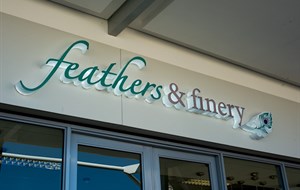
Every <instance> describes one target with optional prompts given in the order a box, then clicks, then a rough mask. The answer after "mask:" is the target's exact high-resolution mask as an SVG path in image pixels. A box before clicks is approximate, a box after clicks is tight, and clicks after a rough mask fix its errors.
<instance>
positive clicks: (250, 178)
mask: <svg viewBox="0 0 300 190" xmlns="http://www.w3.org/2000/svg"><path fill="white" fill-rule="evenodd" d="M224 164H225V172H226V179H227V189H228V190H277V189H278V190H279V189H282V188H281V187H282V185H281V184H282V183H281V182H282V180H281V179H280V177H279V176H281V175H280V173H279V167H278V166H275V165H271V164H264V163H259V162H253V161H246V160H240V159H234V158H224Z"/></svg>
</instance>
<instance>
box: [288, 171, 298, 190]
mask: <svg viewBox="0 0 300 190" xmlns="http://www.w3.org/2000/svg"><path fill="white" fill-rule="evenodd" d="M286 175H287V178H288V182H289V187H290V190H300V169H296V168H286Z"/></svg>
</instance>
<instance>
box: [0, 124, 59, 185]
mask: <svg viewBox="0 0 300 190" xmlns="http://www.w3.org/2000/svg"><path fill="white" fill-rule="evenodd" d="M62 155H63V130H59V129H52V128H46V127H39V126H34V125H29V124H22V123H17V122H11V121H5V120H0V164H1V165H0V189H1V190H2V189H3V190H21V189H22V190H23V189H30V190H41V189H42V190H59V189H61V187H62Z"/></svg>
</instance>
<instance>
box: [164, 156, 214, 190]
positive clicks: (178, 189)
mask: <svg viewBox="0 0 300 190" xmlns="http://www.w3.org/2000/svg"><path fill="white" fill-rule="evenodd" d="M159 163H160V181H161V190H182V189H184V190H210V189H211V187H210V176H209V169H208V165H206V164H201V163H194V162H188V161H181V160H173V159H167V158H160V159H159Z"/></svg>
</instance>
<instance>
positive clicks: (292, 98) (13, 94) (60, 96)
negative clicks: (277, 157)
mask: <svg viewBox="0 0 300 190" xmlns="http://www.w3.org/2000/svg"><path fill="white" fill-rule="evenodd" d="M16 4H18V6H15V5H16ZM1 12H3V13H5V14H1V65H0V76H1V81H0V102H3V103H8V104H12V105H19V106H25V107H30V108H36V109H40V110H47V111H51V112H56V113H62V114H66V115H73V116H78V117H84V118H89V119H95V120H99V121H107V122H112V123H116V124H124V125H128V126H132V127H137V128H142V129H147V130H153V131H157V132H163V133H168V134H175V135H180V136H184V137H189V138H194V139H201V140H206V141H211V142H217V143H222V144H227V145H232V146H237V147H242V148H248V149H253V150H259V151H265V152H270V153H275V154H281V155H286V156H291V157H296V158H300V127H299V126H300V120H299V118H300V117H299V116H300V104H299V102H300V91H299V89H297V88H294V87H290V86H288V85H283V84H281V83H278V82H277V81H274V80H271V79H268V78H265V77H262V76H260V75H257V74H255V73H251V72H248V71H245V70H243V69H239V68H236V67H231V66H228V65H223V64H222V63H221V61H218V60H215V59H212V58H209V57H207V56H204V55H201V54H198V53H195V52H191V51H189V50H186V49H184V48H180V47H177V46H174V45H171V44H168V43H165V42H163V41H160V40H158V39H153V38H151V37H149V36H145V35H142V34H140V33H138V32H135V31H132V30H130V29H126V30H125V31H124V32H123V33H122V34H121V35H119V36H118V37H112V36H109V35H107V32H106V22H105V21H103V20H101V19H98V18H95V17H91V16H88V15H84V14H81V13H78V12H76V11H72V10H69V9H66V8H64V7H61V6H58V5H55V4H53V3H50V2H46V1H15V0H11V1H4V0H2V1H1ZM24 19H25V20H24ZM26 20H27V21H26ZM79 39H87V40H88V41H89V42H90V44H91V46H90V50H89V51H88V52H87V53H86V54H85V55H84V56H83V55H81V54H76V52H74V54H72V55H71V57H69V58H68V59H70V60H72V61H76V62H78V63H81V65H82V66H83V67H85V68H86V67H88V66H95V65H97V66H103V67H105V66H107V65H108V64H110V63H112V62H115V63H117V64H118V65H119V66H120V64H124V63H125V62H126V60H127V61H128V59H130V58H132V57H133V56H136V55H141V56H143V57H144V58H146V61H147V63H148V65H147V67H146V68H145V69H144V70H138V69H136V68H134V67H132V68H130V69H128V71H127V75H128V76H130V77H132V78H133V79H135V78H142V79H143V81H149V82H153V83H157V84H169V83H171V82H175V83H177V84H178V85H179V87H180V89H181V90H182V91H185V92H186V91H188V90H192V89H193V88H200V89H201V91H202V95H203V96H204V97H208V98H213V99H215V100H216V101H218V102H220V101H224V102H226V103H231V104H234V105H239V106H243V107H245V114H244V118H243V119H244V121H247V120H249V119H250V118H251V116H252V115H254V114H256V113H259V112H261V111H271V112H272V114H273V119H274V121H273V122H274V126H273V127H274V131H273V133H271V134H270V135H269V136H268V137H267V138H265V139H263V140H260V141H253V140H252V139H250V138H249V137H248V134H247V133H246V132H244V131H242V130H240V129H232V121H223V120H217V119H213V118H209V117H206V116H202V115H196V114H191V113H188V112H185V111H178V110H175V109H169V108H166V107H164V106H163V105H162V103H161V102H160V101H158V102H155V103H154V104H147V103H145V102H144V101H142V100H135V99H127V98H124V97H117V96H114V95H112V94H111V93H105V92H99V91H96V90H95V89H89V90H84V89H82V88H80V87H75V86H73V85H69V84H68V85H67V84H62V83H61V82H60V81H59V74H56V75H55V77H53V79H51V80H50V81H49V83H48V84H47V85H46V86H45V87H43V88H42V89H40V90H39V91H38V92H37V93H35V94H33V95H30V96H23V95H20V94H19V93H17V91H16V90H15V89H14V85H15V84H16V83H17V82H18V81H19V80H23V81H24V82H25V83H26V84H28V85H29V84H30V85H35V84H38V83H39V82H40V81H41V80H42V79H43V78H44V76H45V75H46V74H47V72H49V69H50V68H49V67H47V66H44V67H43V66H42V65H43V64H44V63H45V61H47V59H49V58H51V57H54V58H58V57H59V56H60V55H61V54H62V53H63V52H64V50H66V48H67V47H68V46H69V45H70V44H71V43H73V42H75V41H76V40H79ZM108 45H109V46H108ZM158 60H159V61H158ZM183 68H184V69H183ZM191 70H192V71H191Z"/></svg>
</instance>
